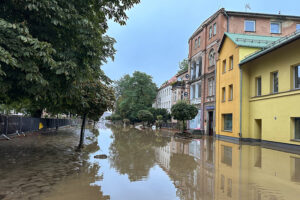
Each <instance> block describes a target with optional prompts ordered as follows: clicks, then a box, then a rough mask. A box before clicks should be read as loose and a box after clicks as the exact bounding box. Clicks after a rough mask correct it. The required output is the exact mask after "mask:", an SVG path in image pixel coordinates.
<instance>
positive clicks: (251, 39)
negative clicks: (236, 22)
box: [218, 32, 280, 52]
mask: <svg viewBox="0 0 300 200" xmlns="http://www.w3.org/2000/svg"><path fill="white" fill-rule="evenodd" d="M226 37H228V38H229V39H230V40H232V41H233V42H234V43H235V44H236V45H237V46H241V47H253V48H263V47H265V46H267V45H268V44H270V43H272V42H274V41H276V40H279V39H280V37H274V36H263V35H248V34H237V33H227V32H226V33H224V36H223V38H222V41H221V44H220V46H219V49H218V52H220V50H221V48H222V46H223V43H224V41H225V38H226Z"/></svg>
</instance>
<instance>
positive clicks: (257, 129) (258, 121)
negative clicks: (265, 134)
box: [254, 119, 262, 140]
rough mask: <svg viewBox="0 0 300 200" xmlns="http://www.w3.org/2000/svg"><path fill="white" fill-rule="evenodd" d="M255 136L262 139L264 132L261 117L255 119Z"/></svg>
mask: <svg viewBox="0 0 300 200" xmlns="http://www.w3.org/2000/svg"><path fill="white" fill-rule="evenodd" d="M254 121H255V122H254V126H255V127H254V137H255V138H256V139H258V140H261V134H262V125H261V119H255V120H254Z"/></svg>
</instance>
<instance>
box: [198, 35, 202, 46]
mask: <svg viewBox="0 0 300 200" xmlns="http://www.w3.org/2000/svg"><path fill="white" fill-rule="evenodd" d="M200 42H201V40H200V37H198V47H200V44H201V43H200Z"/></svg>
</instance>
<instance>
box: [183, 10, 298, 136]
mask: <svg viewBox="0 0 300 200" xmlns="http://www.w3.org/2000/svg"><path fill="white" fill-rule="evenodd" d="M245 20H253V21H255V31H254V32H246V31H245V29H244V23H245ZM271 22H279V23H280V25H281V33H279V34H273V33H270V23H271ZM296 24H300V17H298V16H285V15H272V14H261V13H246V12H233V11H226V10H225V9H220V10H218V11H217V12H216V13H215V14H213V15H212V16H211V17H209V18H208V19H207V20H205V21H204V22H203V23H202V24H201V25H200V27H199V28H198V29H197V30H196V31H195V32H194V33H193V34H192V36H191V37H190V39H189V62H190V64H189V71H188V73H189V74H190V81H189V87H190V88H191V90H190V97H189V99H190V102H191V104H194V105H195V106H196V107H197V108H198V109H199V115H198V116H197V117H196V118H195V121H191V122H190V128H191V129H200V130H202V131H203V132H205V133H206V134H209V135H212V134H213V132H214V127H215V125H214V118H215V114H214V110H215V69H216V61H217V59H218V48H219V45H220V42H221V39H222V37H223V35H224V32H231V33H247V34H256V35H274V36H285V35H288V34H290V33H293V32H295V31H296ZM199 38H200V43H199ZM210 58H212V59H210ZM210 60H211V61H210ZM212 60H213V62H212ZM199 68H201V70H200V69H199ZM195 69H196V70H195ZM195 73H196V75H195ZM200 86H201V95H199V92H200V90H199V88H198V87H200ZM193 92H194V93H193ZM195 94H197V95H195ZM196 96H197V97H196ZM200 96H201V97H200Z"/></svg>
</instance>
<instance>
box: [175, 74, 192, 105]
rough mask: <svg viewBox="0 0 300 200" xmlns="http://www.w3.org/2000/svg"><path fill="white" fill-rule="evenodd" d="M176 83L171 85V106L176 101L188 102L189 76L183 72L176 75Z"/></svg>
mask: <svg viewBox="0 0 300 200" xmlns="http://www.w3.org/2000/svg"><path fill="white" fill-rule="evenodd" d="M176 79H177V80H176V81H175V82H173V83H172V105H174V104H176V103H177V102H178V101H183V100H188V97H189V88H188V81H189V74H188V71H184V72H182V73H179V74H177V75H176Z"/></svg>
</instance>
